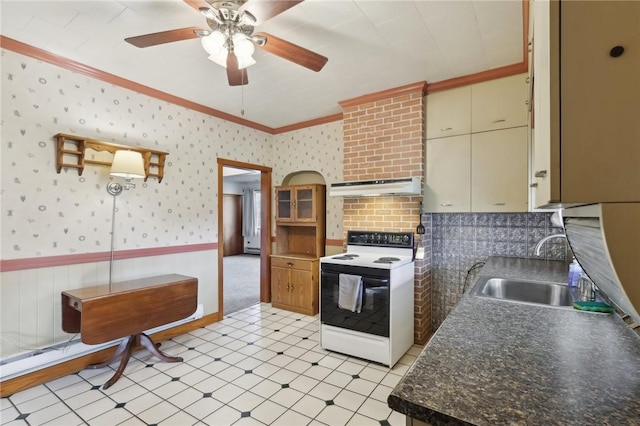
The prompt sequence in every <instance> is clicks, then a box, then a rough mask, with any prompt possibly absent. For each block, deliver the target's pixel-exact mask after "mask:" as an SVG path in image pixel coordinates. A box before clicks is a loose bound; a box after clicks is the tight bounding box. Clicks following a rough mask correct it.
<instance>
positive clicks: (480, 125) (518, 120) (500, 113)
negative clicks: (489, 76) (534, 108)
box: [427, 74, 529, 133]
mask: <svg viewBox="0 0 640 426" xmlns="http://www.w3.org/2000/svg"><path fill="white" fill-rule="evenodd" d="M528 98H529V94H528V85H527V75H526V74H518V75H513V76H510V77H504V78H498V79H495V80H491V81H485V82H482V83H477V84H474V85H472V86H471V132H472V133H476V132H485V131H488V130H498V129H506V128H510V127H518V126H526V125H527V117H528V106H527V99H528ZM427 125H428V123H427Z"/></svg>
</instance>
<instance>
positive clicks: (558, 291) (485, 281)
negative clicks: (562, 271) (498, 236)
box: [472, 277, 576, 307]
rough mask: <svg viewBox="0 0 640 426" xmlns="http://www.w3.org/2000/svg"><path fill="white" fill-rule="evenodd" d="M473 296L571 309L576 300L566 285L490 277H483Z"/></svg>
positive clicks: (477, 284)
mask: <svg viewBox="0 0 640 426" xmlns="http://www.w3.org/2000/svg"><path fill="white" fill-rule="evenodd" d="M472 294H473V295H475V296H480V297H490V298H494V299H501V300H506V301H511V302H520V303H534V304H537V305H547V306H558V307H571V306H573V302H574V301H575V300H576V299H575V296H574V295H573V293H572V292H571V289H570V288H569V287H568V286H567V285H565V284H557V283H550V282H543V281H527V280H517V279H505V278H490V277H481V278H480V279H479V282H478V283H476V286H475V288H474V290H473V292H472Z"/></svg>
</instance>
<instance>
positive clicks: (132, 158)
mask: <svg viewBox="0 0 640 426" xmlns="http://www.w3.org/2000/svg"><path fill="white" fill-rule="evenodd" d="M109 174H110V175H111V176H117V177H123V178H124V180H125V183H124V185H122V184H119V183H118V182H113V181H112V182H109V184H107V192H108V193H109V194H111V195H113V210H112V212H111V256H110V258H109V287H111V279H112V276H113V241H114V240H113V237H114V234H115V225H116V197H117V196H118V195H120V194H121V193H122V190H123V189H126V190H129V189H133V188H135V187H136V184H135V183H133V182H132V181H131V180H132V179H141V178H144V177H145V176H146V173H145V171H144V160H143V158H142V154H141V153H139V152H136V151H124V150H119V151H116V152H115V154H114V156H113V162H112V163H111V172H110V173H109ZM109 290H111V289H109Z"/></svg>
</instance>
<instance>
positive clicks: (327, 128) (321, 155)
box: [273, 121, 342, 240]
mask: <svg viewBox="0 0 640 426" xmlns="http://www.w3.org/2000/svg"><path fill="white" fill-rule="evenodd" d="M273 145H274V160H273V185H274V186H276V185H280V184H281V183H282V181H283V179H284V178H285V177H287V175H289V174H291V173H294V172H297V171H301V170H313V171H317V172H318V173H320V174H321V175H322V176H323V177H324V180H325V184H326V185H327V192H328V191H329V185H330V184H331V183H333V182H338V181H341V180H342V121H337V122H333V123H329V124H323V125H319V126H314V127H307V128H305V129H300V130H296V131H293V132H288V133H283V134H280V135H275V136H273ZM326 221H327V231H326V236H327V239H340V240H341V239H342V198H341V197H330V196H329V195H328V194H327V216H326ZM273 229H274V232H275V227H274V228H273Z"/></svg>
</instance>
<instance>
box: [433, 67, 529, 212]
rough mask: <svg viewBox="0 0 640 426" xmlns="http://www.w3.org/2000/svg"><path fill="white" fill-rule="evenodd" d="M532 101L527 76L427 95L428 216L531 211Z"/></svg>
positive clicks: (522, 75) (521, 75)
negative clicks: (530, 127)
mask: <svg viewBox="0 0 640 426" xmlns="http://www.w3.org/2000/svg"><path fill="white" fill-rule="evenodd" d="M527 97H528V84H527V76H526V74H520V75H514V76H510V77H505V78H500V79H496V80H492V81H487V82H483V83H477V84H473V85H470V86H465V87H460V88H456V89H450V90H444V91H442V92H436V93H433V94H429V95H428V96H427V146H426V161H425V165H426V167H425V169H426V170H425V172H426V175H425V191H424V194H425V196H424V206H425V210H426V211H427V212H431V213H446V212H525V211H527V210H528V198H529V186H528V178H527V177H528V172H529V168H528V149H527V147H528V126H527V124H528V122H527V121H528V107H527V103H526V101H527ZM456 114H457V116H456V117H452V116H454V115H456ZM450 117H451V118H450ZM456 119H457V120H458V121H456ZM454 123H458V124H454ZM472 123H473V125H472Z"/></svg>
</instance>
